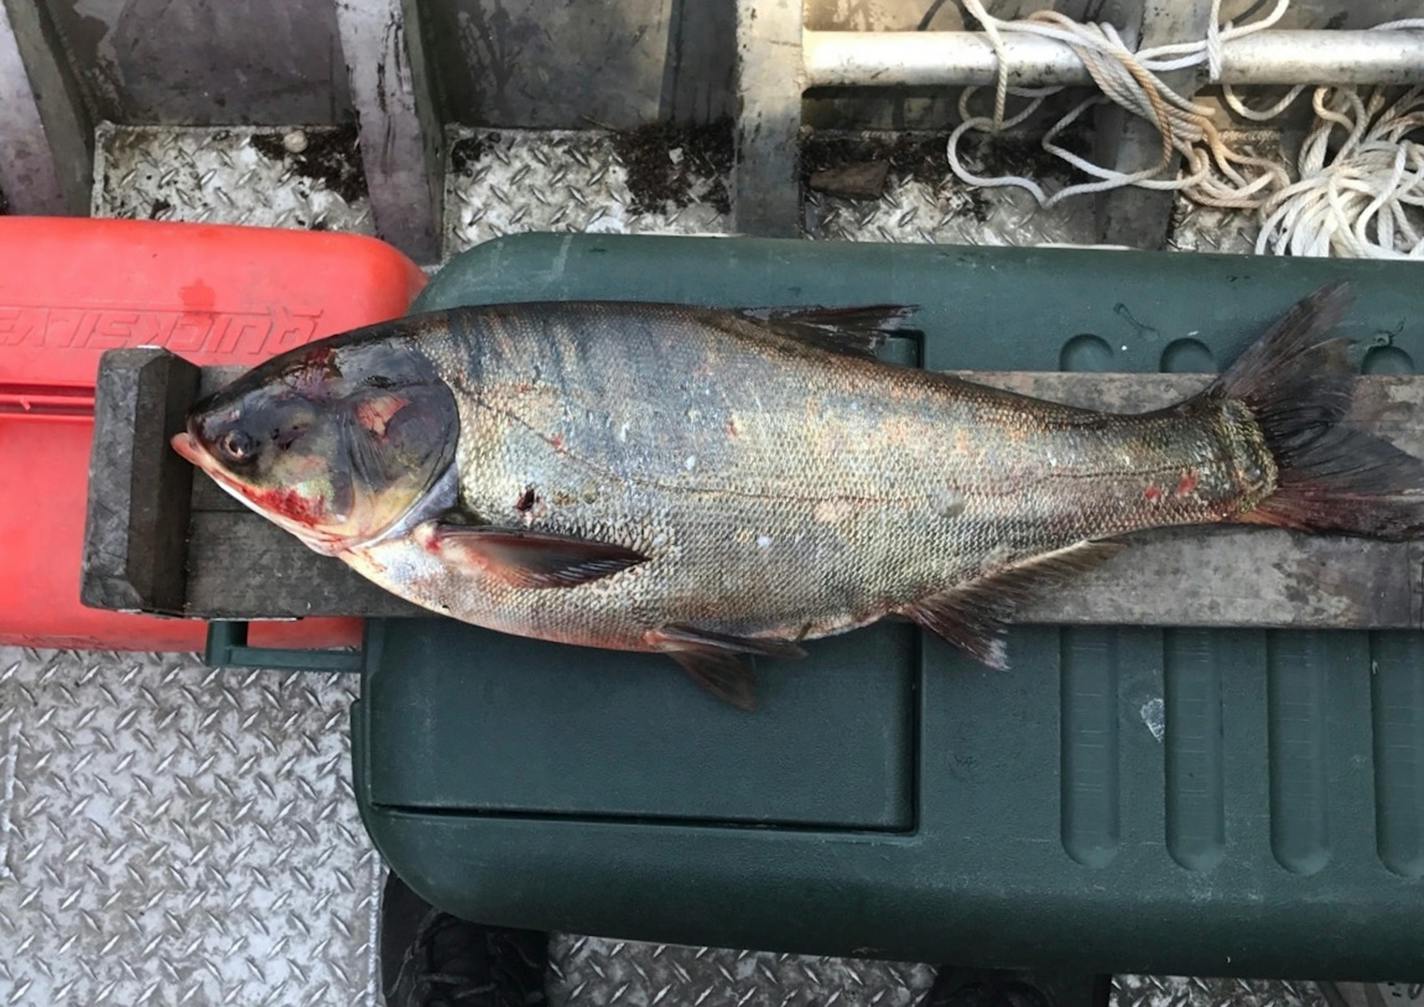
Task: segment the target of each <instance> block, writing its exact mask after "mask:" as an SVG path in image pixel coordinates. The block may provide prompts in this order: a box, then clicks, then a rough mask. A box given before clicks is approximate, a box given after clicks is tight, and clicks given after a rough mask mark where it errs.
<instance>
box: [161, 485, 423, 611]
mask: <svg viewBox="0 0 1424 1007" xmlns="http://www.w3.org/2000/svg"><path fill="white" fill-rule="evenodd" d="M202 478H206V477H202ZM191 531H192V534H191V538H190V540H189V543H188V599H187V609H188V614H189V615H192V616H201V617H203V618H205V619H257V618H269V619H274V618H275V619H286V618H300V617H302V616H314V615H362V616H385V615H391V616H396V615H421V614H424V613H422V612H421V610H420V609H418V608H416V607H415V606H414V605H411V604H409V603H408V602H404V601H401V600H400V599H399V598H397V597H396V596H395V595H393V594H389V593H387V592H386V591H383V590H382V589H381V588H379V587H377V586H376V585H375V584H372V583H371V582H370V581H368V580H366V579H365V578H364V577H362V576H361V575H360V574H358V573H356V572H355V571H354V570H352V569H351V568H350V567H348V566H347V565H346V564H345V563H342V562H341V561H340V560H339V559H333V558H332V557H330V556H321V555H318V554H317V553H315V552H312V551H311V550H310V549H308V548H307V547H306V546H304V545H302V543H301V542H299V541H297V539H295V538H294V537H292V536H291V535H289V534H288V533H287V532H285V531H283V530H282V529H280V528H278V527H277V526H276V525H274V524H272V523H271V522H270V521H268V520H267V519H266V518H263V517H259V516H258V515H256V514H253V513H252V512H250V511H243V512H240V513H233V512H221V511H213V512H207V513H195V514H194V515H193V521H192V528H191Z"/></svg>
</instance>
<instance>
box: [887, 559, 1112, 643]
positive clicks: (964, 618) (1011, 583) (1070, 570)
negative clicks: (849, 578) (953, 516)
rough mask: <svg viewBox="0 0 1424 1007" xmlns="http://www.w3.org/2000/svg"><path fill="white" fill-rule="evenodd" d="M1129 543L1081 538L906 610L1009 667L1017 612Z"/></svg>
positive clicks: (949, 637) (926, 625)
mask: <svg viewBox="0 0 1424 1007" xmlns="http://www.w3.org/2000/svg"><path fill="white" fill-rule="evenodd" d="M1123 547H1124V544H1123V543H1121V542H1087V541H1085V542H1078V543H1076V544H1074V545H1070V546H1068V547H1067V548H1064V549H1058V550H1056V551H1054V552H1050V553H1045V554H1044V555H1042V556H1035V557H1033V558H1031V559H1026V560H1024V561H1022V562H1019V563H1015V564H1014V565H1013V566H1008V567H1005V568H1003V569H1001V570H997V571H995V572H994V573H991V574H989V575H987V576H984V577H980V578H979V579H977V580H972V581H969V582H967V583H964V584H958V585H956V586H954V587H952V588H949V589H948V590H945V591H941V592H939V593H937V594H932V595H930V596H929V597H927V598H921V599H920V600H919V601H917V602H915V603H914V604H912V605H908V606H906V607H905V608H904V609H902V610H901V613H900V614H901V615H904V616H907V617H909V618H911V619H913V620H914V621H915V622H917V623H919V624H920V625H921V626H923V627H924V628H925V629H928V630H932V631H934V632H935V633H937V634H938V635H939V636H941V637H943V638H944V639H945V640H947V641H948V642H950V643H952V644H954V645H955V646H956V647H960V648H962V649H963V650H965V651H967V652H968V653H969V654H971V655H972V656H974V657H976V658H978V659H979V660H980V661H983V662H984V663H985V664H987V665H988V666H989V667H991V668H1000V669H1003V668H1007V667H1008V655H1007V653H1006V650H1005V647H1004V630H1005V629H1006V628H1007V626H1008V623H1009V620H1010V619H1012V618H1013V616H1014V611H1015V610H1016V609H1017V608H1018V607H1019V606H1020V605H1021V604H1023V603H1024V602H1026V601H1028V600H1029V599H1030V598H1033V597H1034V596H1036V595H1038V594H1040V593H1042V592H1043V591H1044V590H1046V589H1048V588H1050V587H1053V586H1055V585H1057V584H1061V583H1063V582H1064V581H1066V580H1069V579H1070V578H1071V577H1073V576H1074V575H1075V574H1078V573H1082V572H1083V571H1084V570H1089V569H1092V568H1093V567H1095V566H1097V565H1098V564H1099V563H1101V562H1103V561H1104V560H1106V559H1108V558H1109V557H1111V556H1115V555H1116V554H1117V553H1119V552H1121V551H1122V549H1123Z"/></svg>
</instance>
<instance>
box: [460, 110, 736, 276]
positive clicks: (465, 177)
mask: <svg viewBox="0 0 1424 1007" xmlns="http://www.w3.org/2000/svg"><path fill="white" fill-rule="evenodd" d="M445 149H446V150H447V151H448V152H449V153H448V156H447V164H446V171H445V242H444V244H445V256H446V257H447V258H448V257H449V256H451V255H455V254H457V253H459V252H463V251H464V250H465V249H467V248H471V247H473V246H474V245H477V244H479V243H480V242H482V241H488V240H490V239H491V238H498V237H502V236H503V235H506V234H513V233H516V232H520V231H593V232H599V233H607V234H724V233H726V232H727V229H728V216H727V214H725V213H723V212H721V211H720V210H719V209H718V208H717V207H716V206H715V205H713V202H712V200H713V199H714V198H715V194H714V190H717V189H718V188H719V187H720V186H722V185H724V184H725V179H723V178H721V177H713V176H710V175H707V174H703V173H700V172H698V171H697V170H696V169H695V168H693V167H691V166H686V167H685V166H684V165H683V163H682V158H681V157H680V156H677V155H673V153H672V152H671V151H670V152H669V161H668V170H669V172H682V173H684V174H685V176H686V181H687V194H686V196H685V197H684V198H682V199H679V200H663V201H660V202H661V203H662V205H661V207H660V208H658V209H642V210H640V209H637V206H638V205H639V200H637V199H635V198H634V194H633V192H632V190H631V189H630V188H629V186H628V171H627V169H626V168H625V166H624V164H623V162H622V161H621V160H620V159H619V156H618V153H617V151H616V140H615V134H613V133H609V132H607V131H604V130H525V129H467V128H463V127H458V126H457V127H451V128H449V129H447V130H446V134H445Z"/></svg>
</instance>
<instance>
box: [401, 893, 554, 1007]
mask: <svg viewBox="0 0 1424 1007" xmlns="http://www.w3.org/2000/svg"><path fill="white" fill-rule="evenodd" d="M380 941H381V988H382V990H383V992H384V993H385V998H386V1005H387V1007H455V1005H459V1007H535V1005H541V1004H543V1003H544V1002H545V1000H544V969H545V966H546V965H547V964H548V960H549V936H548V934H544V933H540V932H538V931H534V930H511V929H507V928H504V927H486V926H480V925H479V924H476V923H467V922H466V921H464V920H461V919H457V918H455V917H454V916H451V915H450V914H449V913H443V912H441V911H440V910H438V909H436V908H435V907H434V906H432V905H430V904H429V903H428V902H426V901H425V900H424V899H422V898H421V897H420V896H419V895H416V894H415V892H413V891H411V890H410V888H409V887H408V886H407V885H406V884H405V882H403V881H401V880H400V878H398V877H396V876H395V874H391V875H389V876H388V877H387V878H386V889H385V892H384V893H383V894H382V897H381V935H380Z"/></svg>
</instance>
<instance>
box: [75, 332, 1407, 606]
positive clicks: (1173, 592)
mask: <svg viewBox="0 0 1424 1007" xmlns="http://www.w3.org/2000/svg"><path fill="white" fill-rule="evenodd" d="M135 354H147V355H148V356H143V357H140V356H133V355H135ZM154 354H158V357H155V356H154ZM164 356H166V354H162V353H161V351H148V350H120V351H113V352H111V353H109V354H107V355H106V356H105V359H104V365H103V369H102V370H101V380H100V383H99V387H98V396H99V404H98V405H97V407H96V408H97V410H98V412H99V415H100V420H101V421H100V424H99V426H98V428H97V429H96V436H95V453H94V465H93V474H92V476H91V478H92V483H91V498H90V514H91V524H92V523H95V522H96V521H98V523H100V524H102V523H103V521H102V520H99V518H100V516H101V515H104V514H108V517H107V518H106V519H104V520H107V521H108V523H109V524H110V525H113V524H114V522H115V521H116V518H115V517H114V512H115V511H116V509H117V511H118V512H119V513H120V514H127V513H128V512H129V511H134V512H137V511H138V510H140V509H142V508H147V510H145V511H144V513H147V514H149V515H150V517H149V518H148V519H147V523H144V522H140V523H139V524H138V525H137V526H135V527H136V528H137V530H135V531H132V532H130V533H128V534H127V535H126V536H122V537H120V539H114V538H113V536H110V538H109V539H107V540H102V541H101V540H100V539H98V538H96V539H95V543H94V547H93V548H94V550H96V552H95V553H94V554H92V555H89V556H87V558H86V569H92V572H93V575H94V578H95V579H96V583H97V582H99V581H102V582H103V583H105V584H106V585H107V588H106V590H105V591H103V592H98V591H96V592H93V593H92V594H91V593H88V592H87V588H86V601H87V602H89V603H91V604H92V603H96V602H97V603H98V604H100V605H101V606H104V607H121V605H119V604H115V601H120V602H124V601H126V603H127V604H128V607H139V608H144V609H145V610H155V611H160V610H169V611H171V610H172V608H171V606H172V598H171V593H172V591H173V587H172V585H173V584H174V583H181V585H182V592H183V597H182V605H181V610H182V611H183V612H184V613H185V614H187V615H190V616H194V617H202V618H224V619H264V618H266V619H270V618H292V617H301V616H308V615H361V616H405V615H415V614H419V612H420V610H419V609H418V608H417V607H416V606H414V605H411V604H409V603H407V602H404V601H402V600H400V599H398V598H395V597H394V596H392V595H390V594H388V593H386V592H385V591H383V590H382V589H380V588H378V587H376V586H375V585H373V584H371V583H370V582H368V581H366V580H364V579H363V578H361V577H359V576H357V575H356V574H355V573H354V572H352V571H351V570H350V569H349V568H347V567H346V566H345V565H344V564H343V563H341V562H340V561H339V560H335V559H332V558H331V557H327V556H320V555H317V554H316V553H314V552H312V551H311V550H309V549H307V548H306V547H305V546H303V545H302V544H301V543H300V542H299V541H297V540H296V539H295V538H293V537H292V536H290V535H288V534H286V533H285V532H283V531H281V530H280V529H279V528H277V527H276V526H275V525H273V524H271V523H270V522H268V521H266V520H265V519H263V518H262V517H260V516H258V515H256V514H254V513H252V512H251V511H248V510H247V509H246V508H244V507H243V506H242V505H241V504H239V503H238V502H237V501H235V500H233V499H232V498H231V497H229V496H228V495H227V494H226V493H224V492H222V491H221V490H219V489H218V488H217V487H216V486H215V485H214V484H213V483H212V482H211V480H209V479H208V478H207V477H206V476H198V477H196V478H194V479H193V480H192V491H191V495H190V497H189V500H188V508H187V512H186V513H176V514H175V513H174V507H173V506H172V505H171V504H170V505H169V506H167V507H166V509H165V508H156V507H155V505H154V504H153V503H152V501H149V500H148V499H147V497H146V496H145V493H147V492H148V490H149V484H148V483H147V482H146V480H145V479H144V478H142V477H141V473H140V478H139V479H137V480H135V478H134V471H135V466H141V465H148V466H150V467H152V466H154V465H157V464H158V462H156V461H155V460H154V459H155V457H156V453H155V452H154V451H153V450H152V446H153V445H154V444H156V443H158V444H162V445H163V451H168V452H169V453H170V454H171V451H169V449H168V448H167V446H166V441H167V435H168V434H169V433H171V432H172V431H171V430H169V429H168V427H170V426H171V425H172V423H173V416H174V409H175V408H177V406H176V404H177V403H180V402H181V401H182V400H183V399H184V394H185V392H184V389H185V388H188V389H191V378H190V377H188V378H186V380H187V381H188V382H189V384H187V385H185V384H184V381H185V375H184V372H183V371H182V369H181V368H166V369H165V368H163V367H161V366H159V365H156V364H155V363H154V361H155V359H161V358H162V357H164ZM145 368H146V369H145ZM145 375H146V377H144V376H145ZM231 376H232V371H231V370H223V369H210V370H207V371H205V372H204V373H203V374H202V376H201V382H200V385H201V388H202V389H204V390H207V389H211V388H214V387H217V386H220V385H221V384H222V383H224V382H225V381H226V380H228V379H229V378H230V377H231ZM966 376H967V377H970V378H972V379H974V380H978V381H982V382H984V383H986V384H994V385H998V386H1000V387H1004V388H1010V389H1013V390H1014V391H1019V392H1023V393H1025V394H1029V395H1035V396H1038V397H1041V398H1047V399H1056V400H1058V401H1062V402H1068V403H1072V404H1074V405H1081V406H1086V407H1089V408H1099V409H1114V410H1119V411H1123V412H1134V411H1141V410H1147V409H1154V408H1157V407H1160V406H1164V405H1169V404H1171V403H1172V402H1175V401H1178V400H1179V399H1182V398H1184V397H1186V396H1187V395H1190V394H1191V393H1193V392H1195V391H1197V390H1198V389H1200V388H1201V387H1203V385H1204V384H1205V383H1206V381H1207V380H1209V379H1208V377H1207V376H1206V375H1186V374H1132V375H1123V374H1081V373H1073V374H1027V373H990V372H975V373H973V374H968V375H966ZM160 377H161V378H162V380H159V378H160ZM141 378H143V386H142V388H141V389H138V383H139V382H140V379H141ZM165 382H166V384H165ZM136 389H138V390H136ZM187 394H188V395H191V394H192V393H191V391H188V392H187ZM140 399H143V400H144V401H147V400H148V399H154V400H155V401H157V400H160V399H161V401H162V402H163V403H165V406H164V407H163V408H157V407H155V406H149V407H146V408H139V407H138V406H137V405H136V404H135V403H137V402H138V401H139V400H140ZM1355 399H1356V401H1355V410H1354V413H1353V415H1352V421H1353V422H1354V423H1355V424H1356V425H1357V426H1359V427H1361V428H1363V429H1368V430H1372V431H1373V432H1375V433H1377V434H1379V435H1380V436H1382V437H1385V438H1387V439H1389V440H1391V441H1393V442H1394V443H1395V444H1397V445H1398V446H1399V447H1401V448H1402V449H1404V450H1406V451H1409V452H1411V453H1413V454H1418V455H1424V378H1417V377H1412V376H1411V377H1401V376H1387V377H1386V376H1372V377H1365V378H1361V379H1360V382H1359V386H1358V390H1357V392H1356V397H1355ZM109 400H113V401H114V402H115V403H119V404H122V403H128V404H127V405H124V406H123V407H122V408H120V409H118V411H117V413H116V415H117V416H118V417H119V418H118V419H114V420H112V421H106V420H105V419H104V417H106V416H107V415H108V414H109V412H111V411H113V407H111V405H110V401H109ZM129 417H132V425H131V426H128V427H126V426H125V424H126V423H128V422H129V419H128V418H129ZM160 428H161V429H160ZM159 438H161V440H160V439H159ZM165 464H166V461H165ZM153 485H154V486H156V487H158V488H159V489H160V490H162V489H163V487H168V490H167V492H169V493H170V495H171V492H172V490H171V486H172V480H171V476H170V477H169V479H168V481H167V482H155V483H154V484H153ZM118 486H130V487H132V490H131V491H130V493H129V495H128V496H127V497H126V496H124V494H123V493H121V492H116V491H115V487H118ZM178 510H181V508H178ZM155 514H158V515H163V519H162V520H155V519H154V518H153V517H152V515H155ZM164 521H180V522H182V524H183V527H184V528H185V531H186V541H185V542H184V541H180V539H181V537H180V536H175V535H174V534H173V529H172V527H171V525H165V524H164ZM125 527H126V528H127V527H130V526H129V525H125ZM100 549H102V550H103V554H102V555H100V554H99V553H98V550H100ZM133 570H147V571H150V572H149V573H148V574H146V575H145V577H146V579H144V578H133V577H131V574H130V571H133ZM158 570H162V571H167V574H166V575H163V576H160V575H158V574H155V573H153V572H152V571H158ZM174 571H178V573H175V572H174ZM180 574H181V576H180ZM165 577H166V579H165ZM88 583H89V580H88V578H86V585H87V584H88ZM116 584H119V585H120V587H121V588H122V589H116V588H115V585H116ZM159 584H163V585H167V586H166V587H159V586H156V585H159ZM165 592H167V594H166V595H165ZM91 598H92V599H93V600H91ZM161 606H169V607H167V608H163V607H161ZM1022 621H1027V622H1042V623H1065V624H1092V623H1103V624H1129V625H1157V626H1210V627H1226V626H1246V627H1272V626H1274V627H1280V626H1292V627H1309V628H1320V629H1324V628H1365V627H1370V628H1419V627H1421V626H1424V542H1410V543H1388V542H1372V541H1365V540H1361V539H1351V538H1343V537H1335V536H1311V535H1299V534H1295V533H1291V532H1285V531H1280V530H1276V529H1265V528H1249V527H1228V526H1219V527H1211V528H1189V529H1166V530H1162V531H1157V532H1145V533H1142V534H1140V535H1137V536H1134V537H1133V539H1132V547H1131V548H1129V549H1126V550H1124V551H1123V552H1122V553H1121V554H1120V555H1119V556H1117V557H1115V558H1114V559H1113V560H1111V561H1110V562H1108V563H1106V564H1104V565H1103V566H1102V567H1100V568H1099V569H1097V570H1094V571H1093V572H1091V573H1089V574H1086V575H1084V576H1083V577H1082V578H1081V579H1079V580H1077V581H1075V582H1074V583H1073V584H1072V585H1070V586H1069V587H1066V588H1065V589H1063V590H1062V591H1060V592H1057V593H1055V594H1053V595H1051V596H1048V597H1045V598H1043V599H1041V600H1040V601H1038V602H1036V603H1035V604H1033V605H1032V606H1031V607H1029V608H1028V609H1027V610H1026V611H1024V612H1023V613H1022Z"/></svg>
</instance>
